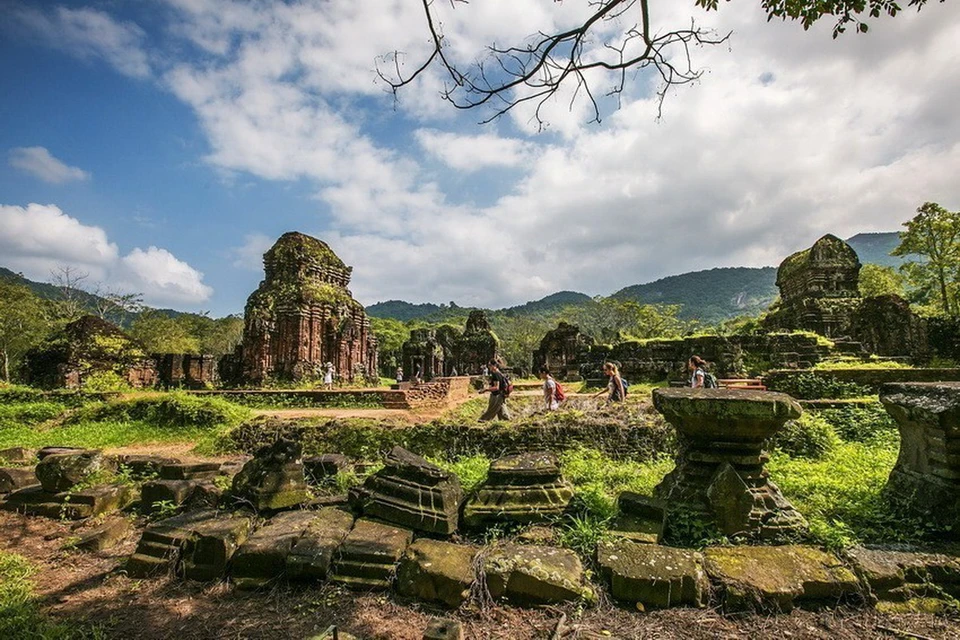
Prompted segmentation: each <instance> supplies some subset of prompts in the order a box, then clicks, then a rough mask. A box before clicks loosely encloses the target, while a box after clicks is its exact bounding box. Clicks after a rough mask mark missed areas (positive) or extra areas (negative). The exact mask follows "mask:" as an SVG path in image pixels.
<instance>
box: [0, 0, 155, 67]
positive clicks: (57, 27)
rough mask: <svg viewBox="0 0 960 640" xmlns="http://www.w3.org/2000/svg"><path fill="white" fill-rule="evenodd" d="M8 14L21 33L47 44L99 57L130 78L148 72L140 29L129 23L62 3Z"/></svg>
mask: <svg viewBox="0 0 960 640" xmlns="http://www.w3.org/2000/svg"><path fill="white" fill-rule="evenodd" d="M10 17H11V18H12V24H15V25H16V26H18V27H19V28H20V31H21V32H22V33H23V34H25V35H28V36H30V37H33V38H36V39H39V40H40V41H42V42H43V43H45V44H46V45H47V46H50V47H53V48H56V49H60V50H62V51H65V52H67V53H69V54H71V55H73V56H76V57H77V58H80V59H84V60H97V59H99V60H103V61H104V62H106V63H107V64H109V65H110V66H112V67H113V68H114V69H116V70H117V71H119V72H120V73H122V74H124V75H127V76H130V77H133V78H145V77H147V76H149V75H150V62H149V60H148V58H147V54H146V52H145V51H144V49H143V44H144V39H145V34H144V31H143V29H141V28H140V27H139V26H137V25H136V24H134V23H132V22H119V21H117V20H114V19H113V18H112V17H111V16H110V15H109V14H107V13H104V12H103V11H98V10H96V9H89V8H81V9H70V8H68V7H63V6H59V7H56V8H55V9H53V10H51V11H41V10H40V9H36V8H33V7H18V8H17V9H15V10H14V11H12V12H11V14H10Z"/></svg>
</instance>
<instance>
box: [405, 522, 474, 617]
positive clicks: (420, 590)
mask: <svg viewBox="0 0 960 640" xmlns="http://www.w3.org/2000/svg"><path fill="white" fill-rule="evenodd" d="M476 554H477V550H476V549H475V548H474V547H469V546H465V545H460V544H453V543H451V542H442V541H439V540H429V539H426V538H422V539H420V540H417V541H416V542H414V543H413V544H411V545H410V546H409V547H407V550H406V552H404V554H403V557H402V558H401V559H400V565H399V566H398V567H397V592H398V593H400V594H401V595H405V596H411V597H414V598H417V599H418V600H425V601H428V602H441V603H443V604H445V605H447V606H448V607H451V608H454V609H455V608H457V607H459V606H460V605H461V604H463V602H464V601H465V600H466V599H467V598H468V597H469V595H470V587H471V586H472V585H473V581H474V568H473V560H474V557H475V556H476Z"/></svg>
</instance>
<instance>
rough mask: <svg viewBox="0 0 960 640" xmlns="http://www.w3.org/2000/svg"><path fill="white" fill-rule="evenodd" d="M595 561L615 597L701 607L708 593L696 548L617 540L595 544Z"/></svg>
mask: <svg viewBox="0 0 960 640" xmlns="http://www.w3.org/2000/svg"><path fill="white" fill-rule="evenodd" d="M597 564H599V565H600V571H601V574H602V575H603V577H604V578H605V579H606V580H607V581H608V582H609V583H610V590H611V593H612V594H613V597H614V598H616V599H617V600H622V601H624V602H630V603H636V602H640V603H642V604H643V605H644V606H645V607H656V608H666V607H676V606H679V605H691V606H703V605H705V604H706V602H707V599H708V596H709V592H710V582H709V580H708V579H707V574H706V572H705V571H704V569H703V555H702V554H700V553H698V552H696V551H691V550H688V549H675V548H673V547H662V546H660V545H655V544H645V543H638V542H633V541H630V540H616V541H613V542H603V543H601V544H600V545H599V546H598V547H597Z"/></svg>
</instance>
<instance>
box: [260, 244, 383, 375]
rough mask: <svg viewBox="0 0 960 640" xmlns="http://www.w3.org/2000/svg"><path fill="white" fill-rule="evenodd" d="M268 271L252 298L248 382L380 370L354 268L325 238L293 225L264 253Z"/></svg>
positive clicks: (264, 264) (370, 372) (369, 373)
mask: <svg viewBox="0 0 960 640" xmlns="http://www.w3.org/2000/svg"><path fill="white" fill-rule="evenodd" d="M263 266H264V270H265V271H266V277H265V278H264V280H263V281H262V282H261V283H260V286H259V287H258V288H257V290H256V291H254V292H253V293H252V294H251V295H250V297H249V298H248V299H247V306H246V309H245V311H244V329H243V374H244V378H245V379H246V381H247V382H250V383H254V384H260V383H262V382H264V381H265V380H267V379H279V380H293V381H299V380H308V379H313V378H322V377H323V374H324V371H325V369H326V363H328V362H329V363H331V364H332V365H333V367H334V371H335V372H336V374H337V377H338V378H339V379H343V380H355V379H358V378H363V377H373V376H376V375H377V344H376V339H375V338H374V337H373V333H372V332H371V330H370V320H369V318H367V314H366V312H365V311H364V309H363V305H361V304H360V303H359V302H357V301H356V300H354V299H353V296H352V295H351V294H350V291H349V290H348V289H347V285H348V284H350V273H351V272H352V268H351V267H348V266H347V265H345V264H344V263H343V261H342V260H340V258H338V257H337V254H335V253H334V252H333V251H332V250H331V249H330V247H328V246H327V245H326V243H324V242H321V241H320V240H317V239H316V238H312V237H310V236H308V235H304V234H302V233H298V232H295V231H291V232H289V233H285V234H283V235H282V236H281V237H280V239H279V240H277V242H276V243H275V244H274V245H273V246H272V247H271V248H270V250H269V251H267V252H266V253H265V254H263Z"/></svg>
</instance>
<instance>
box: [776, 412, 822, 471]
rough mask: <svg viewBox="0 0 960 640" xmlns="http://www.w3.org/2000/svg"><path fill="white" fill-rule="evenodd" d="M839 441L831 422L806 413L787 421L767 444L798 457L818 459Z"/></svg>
mask: <svg viewBox="0 0 960 640" xmlns="http://www.w3.org/2000/svg"><path fill="white" fill-rule="evenodd" d="M839 442H840V438H838V437H837V434H836V432H835V431H834V430H833V427H832V426H831V425H830V423H829V422H827V421H826V420H824V419H823V418H822V417H820V416H818V415H816V414H813V413H804V414H803V415H802V416H800V418H799V419H797V420H789V421H787V423H786V424H785V425H783V428H782V429H781V430H780V431H779V432H777V434H776V435H775V436H773V438H771V439H770V441H769V442H768V443H767V444H768V445H769V447H770V448H773V449H778V450H780V451H782V452H783V453H786V454H788V455H791V456H793V457H796V458H811V459H814V460H818V459H820V458H822V457H823V456H825V455H826V454H827V453H829V452H830V451H832V450H833V449H834V447H836V446H837V444H838V443H839Z"/></svg>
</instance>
